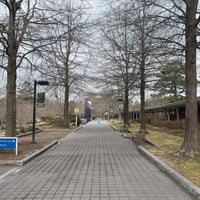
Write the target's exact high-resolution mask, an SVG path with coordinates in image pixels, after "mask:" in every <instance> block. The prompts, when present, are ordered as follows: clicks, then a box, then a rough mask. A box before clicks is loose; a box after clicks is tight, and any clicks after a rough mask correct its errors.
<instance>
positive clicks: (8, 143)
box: [0, 137, 18, 155]
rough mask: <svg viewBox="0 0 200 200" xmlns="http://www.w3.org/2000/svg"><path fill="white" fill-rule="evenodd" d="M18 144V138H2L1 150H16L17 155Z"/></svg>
mask: <svg viewBox="0 0 200 200" xmlns="http://www.w3.org/2000/svg"><path fill="white" fill-rule="evenodd" d="M17 143H18V141H17V138H16V137H2V138H0V149H16V155H17V150H18V149H17Z"/></svg>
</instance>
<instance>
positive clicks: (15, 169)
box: [0, 167, 20, 184]
mask: <svg viewBox="0 0 200 200" xmlns="http://www.w3.org/2000/svg"><path fill="white" fill-rule="evenodd" d="M18 171H20V168H19V167H15V168H14V169H11V170H9V171H7V172H6V173H4V174H2V175H1V176H0V184H1V183H3V182H4V181H5V180H6V179H8V178H9V177H10V176H12V175H14V174H16V173H17V172H18Z"/></svg>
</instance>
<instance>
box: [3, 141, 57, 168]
mask: <svg viewBox="0 0 200 200" xmlns="http://www.w3.org/2000/svg"><path fill="white" fill-rule="evenodd" d="M57 143H58V140H55V141H53V142H52V143H50V144H49V145H47V146H45V147H44V148H42V149H40V150H38V151H36V152H34V153H32V154H31V155H30V156H28V157H26V158H24V159H23V160H1V161H0V165H1V166H2V165H14V166H23V165H25V164H26V163H28V162H29V161H30V160H32V159H34V158H35V157H37V156H39V155H40V154H42V153H43V152H45V151H47V150H48V149H50V148H51V147H53V146H54V145H56V144H57Z"/></svg>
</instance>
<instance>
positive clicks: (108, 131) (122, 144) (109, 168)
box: [0, 121, 192, 200]
mask: <svg viewBox="0 0 200 200" xmlns="http://www.w3.org/2000/svg"><path fill="white" fill-rule="evenodd" d="M0 199H6V200H11V199H26V200H30V199H34V200H39V199H46V200H48V199H53V200H58V199H66V200H98V199H99V200H128V199H129V200H158V199H160V200H189V199H192V198H191V197H190V196H189V195H188V194H187V193H185V192H184V191H183V190H182V189H181V188H180V187H179V186H178V185H177V184H176V183H175V182H173V181H172V180H171V179H170V178H169V177H168V176H166V175H165V174H163V173H162V172H160V170H159V169H157V168H156V167H155V166H154V165H152V164H151V162H149V161H148V160H147V159H146V158H144V157H143V156H142V155H141V154H140V153H139V152H138V151H137V149H136V147H135V146H134V145H133V143H132V142H131V141H129V140H128V139H125V138H123V137H122V136H120V135H119V133H118V132H115V131H114V130H113V129H112V128H110V127H109V126H108V125H107V124H106V122H103V123H102V124H97V122H96V121H93V122H90V123H89V124H87V125H85V126H84V128H82V129H80V130H79V131H78V132H76V133H73V134H71V135H69V136H67V137H66V138H65V139H63V140H62V141H61V142H60V144H58V145H56V146H55V147H53V148H52V149H50V150H48V151H47V152H45V153H44V154H42V155H40V156H39V157H37V158H35V159H34V160H33V161H31V162H30V163H28V164H27V165H25V166H24V167H23V168H22V169H21V170H20V171H19V172H18V173H16V174H15V175H13V176H12V177H10V178H9V179H8V180H6V181H5V182H3V183H1V184H0Z"/></svg>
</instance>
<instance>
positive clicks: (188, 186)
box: [138, 146, 200, 200]
mask: <svg viewBox="0 0 200 200" xmlns="http://www.w3.org/2000/svg"><path fill="white" fill-rule="evenodd" d="M138 150H139V151H140V152H141V153H142V154H143V155H145V156H146V157H147V158H148V159H150V160H151V161H152V162H153V163H155V164H156V166H157V167H158V168H159V169H161V170H162V171H164V172H166V173H167V174H169V175H170V176H172V177H173V178H174V179H175V180H176V181H177V182H178V183H179V184H180V185H181V186H182V187H184V189H185V190H187V191H188V192H189V193H190V194H192V195H193V196H195V197H196V199H198V200H200V188H199V187H197V186H196V185H194V184H193V183H192V182H191V181H189V180H188V179H186V178H185V177H183V176H182V175H180V174H179V173H178V172H177V171H175V170H174V169H172V168H171V167H170V166H169V165H167V164H166V163H164V162H163V161H162V160H160V159H158V158H157V157H156V156H154V155H153V154H151V153H150V152H149V151H147V150H146V149H145V148H143V147H141V146H138Z"/></svg>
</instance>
